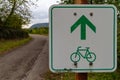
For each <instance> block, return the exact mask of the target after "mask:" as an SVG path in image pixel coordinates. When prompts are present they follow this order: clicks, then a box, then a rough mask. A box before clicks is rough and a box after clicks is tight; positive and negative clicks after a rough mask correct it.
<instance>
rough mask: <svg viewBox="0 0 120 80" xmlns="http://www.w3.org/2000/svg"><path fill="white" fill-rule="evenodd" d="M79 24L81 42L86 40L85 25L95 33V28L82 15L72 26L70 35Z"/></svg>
mask: <svg viewBox="0 0 120 80" xmlns="http://www.w3.org/2000/svg"><path fill="white" fill-rule="evenodd" d="M80 24H81V40H86V25H88V26H89V28H91V30H92V31H94V32H95V33H96V27H95V25H94V24H92V23H91V22H90V21H89V20H88V19H87V18H86V17H85V16H84V15H82V16H81V17H80V18H79V19H78V20H77V21H76V22H75V23H74V24H73V25H72V26H71V33H72V32H73V31H74V30H75V29H76V28H77V27H78V26H79V25H80Z"/></svg>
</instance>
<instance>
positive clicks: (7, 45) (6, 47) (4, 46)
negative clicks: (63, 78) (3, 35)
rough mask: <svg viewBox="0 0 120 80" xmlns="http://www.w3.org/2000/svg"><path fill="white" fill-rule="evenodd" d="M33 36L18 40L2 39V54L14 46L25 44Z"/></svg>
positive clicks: (0, 41) (0, 44)
mask: <svg viewBox="0 0 120 80" xmlns="http://www.w3.org/2000/svg"><path fill="white" fill-rule="evenodd" d="M30 40H31V38H30V37H29V38H25V39H16V40H0V54H2V53H4V52H6V51H9V50H11V49H13V48H16V47H18V46H20V45H23V44H25V43H27V42H28V41H30Z"/></svg>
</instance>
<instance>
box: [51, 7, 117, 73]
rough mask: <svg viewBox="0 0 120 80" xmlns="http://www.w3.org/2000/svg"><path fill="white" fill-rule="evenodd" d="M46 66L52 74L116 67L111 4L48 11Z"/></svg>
mask: <svg viewBox="0 0 120 80" xmlns="http://www.w3.org/2000/svg"><path fill="white" fill-rule="evenodd" d="M49 19H50V30H49V32H50V33H49V39H50V40H49V43H50V45H49V52H50V54H49V61H50V64H49V67H50V69H51V70H52V71H53V72H66V71H71V72H112V71H114V70H115V69H116V66H117V53H116V50H117V45H116V43H117V34H116V33H117V16H116V8H115V7H114V6H113V5H55V6H52V7H51V8H50V16H49Z"/></svg>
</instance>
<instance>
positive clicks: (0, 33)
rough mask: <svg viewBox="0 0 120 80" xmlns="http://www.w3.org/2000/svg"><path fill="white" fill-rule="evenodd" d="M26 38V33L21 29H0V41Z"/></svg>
mask: <svg viewBox="0 0 120 80" xmlns="http://www.w3.org/2000/svg"><path fill="white" fill-rule="evenodd" d="M26 37H28V33H27V32H26V31H24V30H22V29H13V28H0V40H2V39H17V38H26Z"/></svg>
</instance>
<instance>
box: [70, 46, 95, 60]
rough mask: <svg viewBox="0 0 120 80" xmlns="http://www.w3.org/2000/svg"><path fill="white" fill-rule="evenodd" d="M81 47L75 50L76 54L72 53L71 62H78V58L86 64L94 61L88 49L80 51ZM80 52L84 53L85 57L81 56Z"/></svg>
mask: <svg viewBox="0 0 120 80" xmlns="http://www.w3.org/2000/svg"><path fill="white" fill-rule="evenodd" d="M80 48H81V46H79V47H78V48H77V51H76V52H73V53H72V54H71V56H70V59H71V61H72V62H79V61H80V58H81V57H83V58H84V59H86V60H87V61H88V62H94V61H95V60H96V55H95V53H93V52H90V51H89V49H90V47H86V49H80ZM81 51H85V55H83V54H81Z"/></svg>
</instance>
